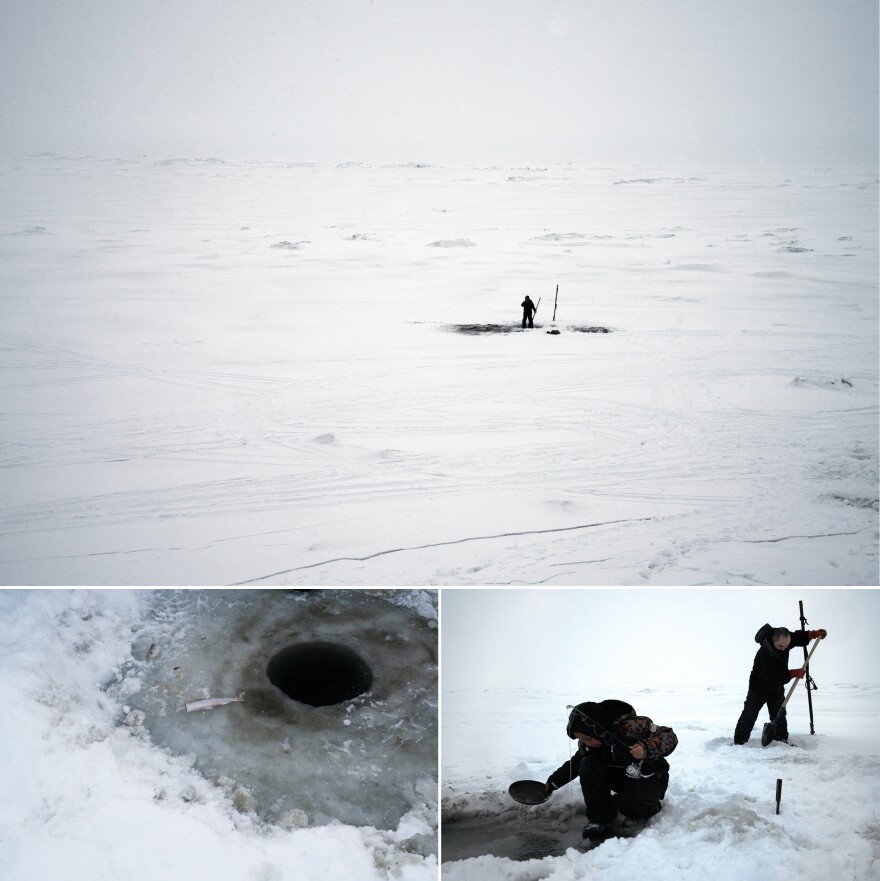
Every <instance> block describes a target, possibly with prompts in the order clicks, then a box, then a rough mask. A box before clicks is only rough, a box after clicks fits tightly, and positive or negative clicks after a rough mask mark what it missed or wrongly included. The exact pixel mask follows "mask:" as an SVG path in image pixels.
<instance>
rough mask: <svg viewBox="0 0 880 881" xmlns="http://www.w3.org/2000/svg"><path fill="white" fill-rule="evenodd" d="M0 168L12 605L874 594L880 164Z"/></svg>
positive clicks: (3, 539) (20, 163)
mask: <svg viewBox="0 0 880 881" xmlns="http://www.w3.org/2000/svg"><path fill="white" fill-rule="evenodd" d="M0 169H2V171H0V206H2V208H0V315H2V318H0V352H2V354H0V413H2V437H3V441H2V446H0V475H2V476H0V493H2V496H3V499H4V506H3V510H2V512H0V582H2V583H6V584H37V585H48V584H62V585H67V584H86V585H98V584H116V585H118V584H147V585H157V584H169V585H177V584H208V585H213V584H234V583H245V582H247V583H260V584H291V585H293V584H312V585H315V584H327V585H332V584H342V585H353V584H373V585H377V584H389V585H390V584H402V585H417V584H471V583H473V584H496V583H510V584H535V583H546V584H557V585H563V584H583V585H587V584H619V585H665V584H677V585H683V584H688V585H690V584H694V585H696V584H706V583H711V584H774V585H782V584H801V585H812V584H829V585H830V584H877V581H878V574H877V517H878V514H877V508H878V502H877V498H878V490H877V484H878V467H877V461H878V428H877V392H878V383H877V355H878V351H877V300H878V297H877V293H878V271H877V269H878V223H877V213H878V212H877V177H876V169H872V168H869V169H824V168H822V169H816V168H811V167H804V168H792V167H754V166H750V167H747V166H717V167H711V168H709V167H707V168H697V167H685V168H648V167H638V168H636V167H625V168H623V167H622V168H593V167H588V166H580V165H578V166H575V165H569V166H548V167H533V168H513V167H506V166H495V167H489V168H486V167H484V168H475V167H465V166H445V167H439V166H438V167H432V166H428V167H421V166H414V165H410V166H397V167H368V166H362V165H358V164H353V165H346V166H341V167H325V166H321V165H314V166H309V165H285V164H269V163H262V164H258V163H250V164H224V163H222V162H220V161H219V160H204V161H197V160H178V161H165V162H154V161H150V160H147V159H142V160H139V161H122V160H119V161H98V160H92V159H65V158H57V157H52V156H42V157H30V158H19V159H16V160H14V161H9V162H7V163H5V164H3V165H0ZM557 284H559V311H558V315H557V325H558V328H559V329H560V330H561V333H560V335H558V336H551V335H548V334H547V333H546V332H545V331H546V330H547V329H548V327H549V325H550V319H551V317H552V308H553V302H552V300H553V294H554V290H555V286H556V285H557ZM525 294H530V295H531V296H532V298H533V299H534V300H536V301H537V299H538V297H539V296H540V297H542V300H541V304H540V307H539V312H538V327H536V329H535V330H534V331H532V332H529V333H520V332H516V333H507V334H494V335H486V334H478V335H463V334H460V333H456V332H453V331H452V330H451V326H452V325H455V324H507V325H509V324H511V323H516V322H517V320H518V316H519V305H518V304H519V303H520V302H521V300H522V299H523V296H524V295H525ZM585 326H605V327H608V328H610V329H612V330H613V332H612V333H608V334H588V333H580V332H577V328H581V327H585Z"/></svg>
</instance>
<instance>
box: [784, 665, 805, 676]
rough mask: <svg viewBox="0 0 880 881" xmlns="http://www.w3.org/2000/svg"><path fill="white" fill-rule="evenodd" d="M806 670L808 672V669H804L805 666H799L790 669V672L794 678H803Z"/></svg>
mask: <svg viewBox="0 0 880 881" xmlns="http://www.w3.org/2000/svg"><path fill="white" fill-rule="evenodd" d="M805 672H806V670H804V669H803V667H798V669H797V670H789V671H788V673H789V675H790V676H791V677H792V679H803V678H804V673H805Z"/></svg>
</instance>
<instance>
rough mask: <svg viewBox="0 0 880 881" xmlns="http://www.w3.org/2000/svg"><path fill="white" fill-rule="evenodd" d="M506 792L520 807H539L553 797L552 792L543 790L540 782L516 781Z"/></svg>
mask: <svg viewBox="0 0 880 881" xmlns="http://www.w3.org/2000/svg"><path fill="white" fill-rule="evenodd" d="M507 791H508V792H509V793H510V797H511V798H512V799H513V800H514V801H518V802H519V803H520V804H521V805H540V804H543V803H544V802H545V801H547V799H548V798H550V796H551V795H553V790H552V789H551V790H549V791H548V790H547V789H545V788H544V784H543V783H541V781H540V780H517V781H516V782H515V783H511V784H510V786H509V787H508V789H507Z"/></svg>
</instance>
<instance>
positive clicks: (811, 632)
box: [807, 630, 828, 639]
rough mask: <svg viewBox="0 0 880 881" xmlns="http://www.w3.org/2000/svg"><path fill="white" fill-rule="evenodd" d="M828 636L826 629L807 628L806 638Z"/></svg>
mask: <svg viewBox="0 0 880 881" xmlns="http://www.w3.org/2000/svg"><path fill="white" fill-rule="evenodd" d="M826 636H828V631H827V630H808V631H807V639H825V637H826Z"/></svg>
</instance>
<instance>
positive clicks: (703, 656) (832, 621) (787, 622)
mask: <svg viewBox="0 0 880 881" xmlns="http://www.w3.org/2000/svg"><path fill="white" fill-rule="evenodd" d="M798 600H803V603H804V613H805V615H806V618H807V621H808V622H809V625H808V629H812V630H817V629H819V628H820V627H824V628H825V629H826V630H827V631H828V638H827V639H826V640H825V642H824V643H823V644H822V645H821V646H820V647H819V648H818V649H817V650H816V654H815V656H814V658H813V662H812V663H811V672H812V674H813V678H814V679H816V681H817V682H820V683H821V682H822V681H824V682H827V683H831V682H842V683H843V682H847V683H863V684H867V683H871V684H878V683H880V648H878V641H877V622H878V621H880V591H878V590H837V589H828V590H800V589H797V590H767V589H760V590H750V589H745V588H739V589H733V590H708V589H697V590H686V589H682V590H675V589H669V590H661V589H658V590H624V589H620V590H580V589H572V590H550V589H546V588H537V589H533V590H491V589H483V590H470V589H464V588H460V589H445V590H444V591H443V592H442V596H441V603H442V605H441V622H440V635H441V647H442V656H441V670H442V677H443V678H442V685H443V690H444V691H446V690H450V689H452V690H458V689H462V688H467V689H470V688H479V689H489V690H492V689H498V688H527V689H544V690H557V689H559V690H566V689H570V690H572V692H573V693H574V692H577V694H578V695H580V694H581V693H582V692H583V691H584V689H585V688H588V687H589V684H590V683H595V684H596V685H600V686H601V685H612V686H614V685H624V686H629V687H637V686H638V687H644V688H651V687H659V686H665V685H677V686H684V685H698V686H710V685H735V684H741V685H742V686H743V688H745V686H746V684H747V682H748V678H749V671H750V670H751V666H752V660H753V658H754V656H755V652H756V651H757V649H758V646H757V644H756V643H755V642H754V636H755V633H756V632H757V630H758V629H759V628H760V627H761V625H762V624H764V623H770V624H772V625H773V626H774V627H788V628H790V629H795V628H797V627H798V626H799V620H798ZM790 658H792V659H794V663H793V664H792V666H800V664H799V663H797V662H798V660H800V662H802V661H803V652H802V651H796V652H794V653H793V654H792V655H790Z"/></svg>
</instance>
